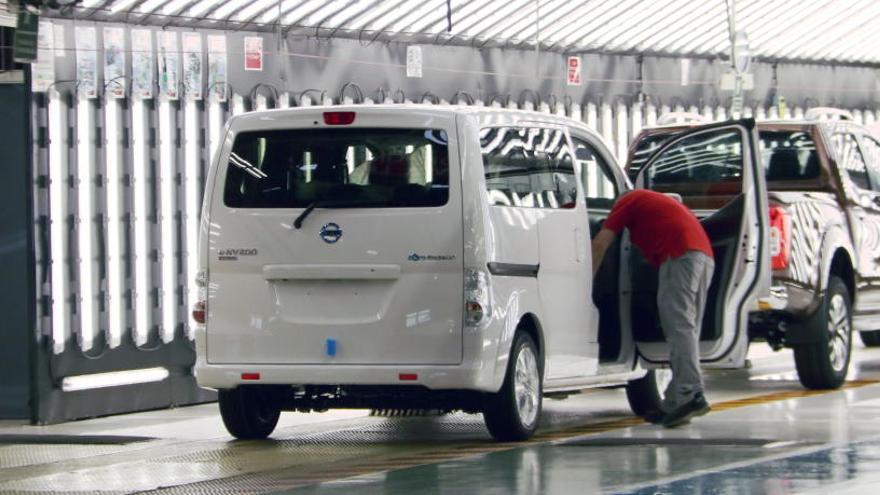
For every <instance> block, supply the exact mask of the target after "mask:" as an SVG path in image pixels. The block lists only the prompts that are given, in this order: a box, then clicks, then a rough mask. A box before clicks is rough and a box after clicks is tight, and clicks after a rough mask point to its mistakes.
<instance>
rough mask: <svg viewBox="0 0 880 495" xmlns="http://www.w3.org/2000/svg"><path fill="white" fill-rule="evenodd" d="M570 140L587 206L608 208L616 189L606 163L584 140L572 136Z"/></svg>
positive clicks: (612, 201)
mask: <svg viewBox="0 0 880 495" xmlns="http://www.w3.org/2000/svg"><path fill="white" fill-rule="evenodd" d="M572 142H573V144H574V157H575V160H577V162H578V164H579V165H580V167H581V184H583V185H584V195H585V196H586V200H587V207H588V208H590V209H597V208H598V209H610V208H611V206H612V205H613V204H614V199H615V198H616V197H617V193H618V191H617V182H616V181H615V180H614V176H613V175H612V174H611V170H610V168H609V167H608V163H607V162H606V161H605V160H604V159H603V158H602V155H600V154H599V153H597V152H596V150H595V148H593V146H592V145H591V144H589V143H587V142H586V141H583V140H581V139H577V138H574V139H572Z"/></svg>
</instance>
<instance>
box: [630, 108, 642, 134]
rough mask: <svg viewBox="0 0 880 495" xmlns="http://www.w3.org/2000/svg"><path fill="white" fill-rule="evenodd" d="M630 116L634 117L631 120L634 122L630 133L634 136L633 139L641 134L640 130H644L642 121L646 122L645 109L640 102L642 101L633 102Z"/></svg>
mask: <svg viewBox="0 0 880 495" xmlns="http://www.w3.org/2000/svg"><path fill="white" fill-rule="evenodd" d="M630 116H631V117H632V118H631V119H630V121H631V123H632V124H631V126H630V131H631V134H630V135H631V136H632V139H635V137H636V136H638V135H639V132H641V131H642V122H644V118H645V117H644V111H643V109H642V103H640V102H635V103H633V106H632V110H631V112H630Z"/></svg>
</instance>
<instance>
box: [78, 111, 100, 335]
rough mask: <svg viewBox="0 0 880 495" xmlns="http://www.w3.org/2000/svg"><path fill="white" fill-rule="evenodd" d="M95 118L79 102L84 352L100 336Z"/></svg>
mask: <svg viewBox="0 0 880 495" xmlns="http://www.w3.org/2000/svg"><path fill="white" fill-rule="evenodd" d="M94 128H95V116H94V109H93V107H92V101H91V100H89V99H86V98H79V99H78V100H77V108H76V139H77V143H76V152H77V153H76V168H77V175H76V177H77V185H76V188H77V209H78V211H77V217H78V224H77V227H78V237H77V246H78V247H79V292H80V294H79V295H80V297H79V321H80V328H79V345H80V348H81V349H82V350H84V351H88V350H89V349H91V348H92V346H93V345H94V341H95V335H97V333H98V315H97V308H96V306H95V302H96V294H95V292H96V291H95V286H96V282H97V280H96V278H97V270H96V266H95V223H94V217H95V200H94V199H95V198H94V196H95V150H94V148H93V146H94Z"/></svg>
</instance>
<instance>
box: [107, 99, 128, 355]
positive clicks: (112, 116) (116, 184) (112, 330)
mask: <svg viewBox="0 0 880 495" xmlns="http://www.w3.org/2000/svg"><path fill="white" fill-rule="evenodd" d="M104 108H105V110H104V123H105V125H104V131H105V138H106V146H105V148H104V149H105V150H106V158H107V159H106V162H105V163H106V177H107V185H106V192H107V255H106V257H107V293H108V294H107V304H108V305H107V314H108V325H107V334H108V339H107V340H108V343H109V345H110V347H111V348H114V347H118V346H119V344H120V343H121V342H122V334H123V332H124V331H125V326H126V322H125V297H124V293H125V291H124V288H123V280H122V273H123V270H124V266H123V263H124V260H123V258H122V255H123V253H122V246H123V239H122V235H123V225H122V212H123V204H122V202H123V198H122V175H123V170H122V169H123V162H122V154H121V153H120V141H119V131H120V128H121V126H120V122H119V121H120V119H119V113H120V109H119V101H118V100H117V99H116V98H111V97H108V98H107V99H106V100H105V101H104Z"/></svg>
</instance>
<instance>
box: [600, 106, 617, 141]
mask: <svg viewBox="0 0 880 495" xmlns="http://www.w3.org/2000/svg"><path fill="white" fill-rule="evenodd" d="M599 116H600V120H599V128H600V131H599V132H600V133H601V134H602V137H603V138H605V142H606V143H608V146H610V147H611V149H612V150H614V149H615V148H614V112H613V111H612V109H611V105H609V104H608V103H602V105H601V107H600V108H599Z"/></svg>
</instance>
